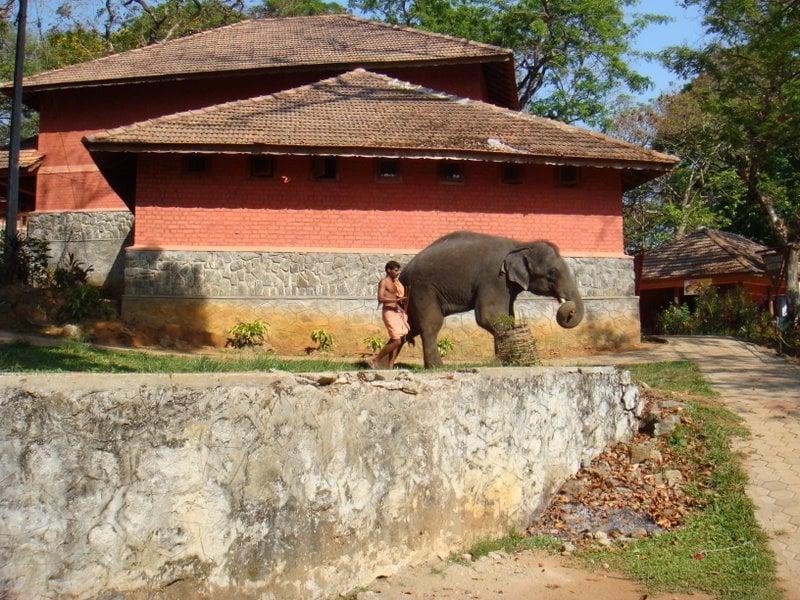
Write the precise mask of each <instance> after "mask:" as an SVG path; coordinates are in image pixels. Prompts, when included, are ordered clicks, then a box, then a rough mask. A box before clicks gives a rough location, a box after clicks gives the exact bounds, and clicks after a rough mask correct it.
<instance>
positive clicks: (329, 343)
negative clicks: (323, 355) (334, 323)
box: [311, 329, 333, 352]
mask: <svg viewBox="0 0 800 600" xmlns="http://www.w3.org/2000/svg"><path fill="white" fill-rule="evenodd" d="M311 341H312V342H314V343H315V344H317V350H321V351H322V352H327V351H328V350H330V349H331V348H333V336H332V335H331V334H330V333H328V332H327V331H325V330H324V329H315V330H314V331H312V332H311Z"/></svg>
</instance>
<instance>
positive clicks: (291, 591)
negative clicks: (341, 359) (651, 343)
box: [0, 367, 641, 599]
mask: <svg viewBox="0 0 800 600" xmlns="http://www.w3.org/2000/svg"><path fill="white" fill-rule="evenodd" d="M0 390H2V393H0V479H2V481H3V486H2V487H0V514H2V515H3V517H2V519H0V534H2V535H0V556H2V561H0V596H3V597H12V598H35V597H58V598H71V597H74V598H95V597H112V596H113V597H115V598H145V597H148V598H149V597H153V595H154V594H160V593H165V594H166V595H165V596H163V597H169V598H187V597H196V596H198V595H199V594H200V593H201V592H203V593H207V594H209V595H208V596H204V597H209V598H229V597H231V594H232V593H235V596H236V597H237V598H256V597H257V598H262V599H278V598H280V599H287V598H302V599H316V598H329V597H333V596H335V595H336V594H337V593H345V592H347V591H349V590H352V589H354V588H355V587H357V586H360V585H364V584H366V583H368V582H369V581H371V580H372V579H373V578H375V577H376V576H378V575H381V574H390V573H392V572H394V571H395V570H396V569H398V568H400V567H402V566H404V565H407V564H410V563H414V562H419V561H423V560H425V559H428V558H431V557H433V556H434V555H436V554H448V553H450V552H452V551H455V550H457V549H460V548H463V547H464V546H465V545H466V544H468V543H470V542H471V541H473V540H474V539H475V538H478V537H483V536H497V535H502V534H504V533H506V532H507V531H508V530H509V529H510V528H512V527H513V528H517V529H524V528H525V527H526V526H527V525H528V524H529V523H530V522H531V520H532V519H533V518H534V517H535V516H536V515H537V514H538V513H539V512H540V511H541V510H542V509H543V507H544V506H545V504H546V503H547V501H548V499H549V498H550V496H551V495H552V493H553V491H554V490H555V489H556V488H557V487H558V486H559V484H560V483H561V482H563V480H565V479H566V478H567V477H568V476H570V475H571V474H573V473H574V472H575V471H576V470H577V469H578V468H579V467H580V465H581V464H586V463H588V462H589V461H590V460H591V459H592V458H593V457H594V456H596V455H597V454H598V453H600V452H601V451H602V450H603V449H604V448H605V447H606V446H607V445H608V444H611V443H613V442H616V441H619V440H623V439H627V438H629V437H630V436H631V435H632V433H633V432H634V431H635V429H636V424H637V414H638V411H639V410H640V409H641V406H640V405H641V403H640V400H639V396H638V391H637V389H636V388H635V387H634V386H632V385H631V383H630V380H629V378H628V376H627V374H626V373H619V372H618V371H616V370H614V369H612V368H609V367H600V368H583V369H577V368H559V369H557V368H549V369H485V370H481V371H478V372H455V373H453V372H451V373H443V372H439V373H422V374H410V373H408V372H403V371H395V372H362V373H329V374H314V375H293V374H288V373H269V374H266V373H239V374H219V375H211V376H199V375H152V374H151V375H118V374H115V375H107V376H106V375H86V374H81V375H80V376H79V377H78V376H74V375H68V374H47V375H31V374H25V375H12V374H5V375H0ZM159 597H162V596H159Z"/></svg>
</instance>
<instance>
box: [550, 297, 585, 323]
mask: <svg viewBox="0 0 800 600" xmlns="http://www.w3.org/2000/svg"><path fill="white" fill-rule="evenodd" d="M582 320H583V300H582V299H581V298H580V297H576V298H575V300H566V301H565V302H562V303H561V306H559V307H558V312H557V313H556V322H557V323H558V324H559V325H560V326H561V327H563V328H564V329H572V328H573V327H575V326H576V325H577V324H578V323H580V322H581V321H582Z"/></svg>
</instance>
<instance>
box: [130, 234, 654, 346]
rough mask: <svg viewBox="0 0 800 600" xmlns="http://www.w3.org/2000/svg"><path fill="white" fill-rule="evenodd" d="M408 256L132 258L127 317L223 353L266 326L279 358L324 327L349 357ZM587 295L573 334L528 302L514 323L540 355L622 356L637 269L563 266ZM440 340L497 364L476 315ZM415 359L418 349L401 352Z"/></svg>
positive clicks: (633, 329) (631, 327)
mask: <svg viewBox="0 0 800 600" xmlns="http://www.w3.org/2000/svg"><path fill="white" fill-rule="evenodd" d="M411 258H412V256H411V255H399V256H397V255H392V256H389V255H381V254H347V253H325V252H308V253H306V252H298V253H287V252H283V253H280V252H276V253H267V252H178V251H154V250H136V251H128V253H127V258H126V268H125V275H126V282H125V291H126V294H125V297H124V298H123V316H124V317H125V319H126V320H127V321H129V322H130V323H132V324H133V325H139V326H148V327H159V326H167V325H169V326H172V327H174V328H177V329H179V330H181V331H182V332H183V333H182V335H183V336H184V337H185V338H187V339H189V340H191V341H195V342H199V343H208V344H213V345H223V344H224V343H225V340H226V337H227V335H226V332H227V330H228V329H230V328H231V327H233V326H234V325H236V324H237V323H238V322H242V321H244V322H249V321H252V320H254V319H263V320H265V321H266V322H267V323H269V325H270V336H269V341H270V344H271V345H272V347H273V348H274V349H275V350H277V351H279V352H283V353H290V354H292V353H301V352H303V350H304V348H306V347H308V346H310V345H313V344H311V341H310V339H309V335H310V333H311V331H313V330H314V329H319V328H322V329H325V330H326V331H328V332H329V333H331V334H332V335H333V337H334V340H336V342H337V346H336V350H337V351H340V352H343V353H355V352H359V351H361V352H363V351H364V350H365V344H364V343H363V339H364V338H366V337H369V336H371V335H379V336H380V335H384V333H385V329H384V327H383V325H382V323H381V320H380V313H379V311H377V310H376V306H377V304H376V301H375V296H376V291H377V283H378V281H379V279H380V278H381V277H382V276H383V274H384V265H385V264H386V261H388V260H390V259H394V260H398V261H399V262H400V263H401V264H406V263H407V262H408V261H409V260H411ZM566 260H567V263H568V264H569V265H570V268H572V269H573V273H574V274H575V278H576V281H577V282H578V286H579V288H580V290H581V293H582V294H583V296H584V299H585V304H586V317H585V319H584V322H583V323H582V324H581V325H579V326H578V327H577V328H576V329H573V330H570V331H565V330H563V329H561V328H560V327H558V325H556V324H555V312H556V308H557V305H556V302H555V300H552V299H547V298H540V297H536V296H534V295H532V294H527V293H525V294H522V295H521V296H520V297H519V298H518V299H517V303H516V312H517V315H518V316H519V317H520V318H522V319H525V320H526V321H527V322H528V323H529V324H530V325H531V327H532V329H533V331H534V334H535V335H536V337H537V340H538V342H539V346H540V349H541V350H542V351H543V352H545V353H547V355H552V354H555V353H558V352H562V351H569V350H579V349H584V348H587V347H590V348H595V349H601V348H619V347H623V346H626V345H630V344H633V343H636V342H638V340H639V310H638V302H637V299H636V296H634V278H633V265H632V261H631V260H630V259H627V258H567V259H566ZM442 335H444V336H448V337H450V338H451V339H452V340H453V341H454V342H455V347H454V351H453V353H452V355H451V358H456V359H481V360H482V359H486V358H491V356H492V352H493V341H492V338H491V336H490V335H489V334H488V333H487V332H485V331H483V330H482V329H480V328H478V327H477V325H476V324H475V320H474V316H473V314H472V313H466V314H464V315H456V316H453V317H449V318H448V319H447V320H446V323H445V329H444V330H443V332H442ZM403 352H404V356H410V357H415V358H416V357H418V356H419V355H420V352H419V350H418V349H416V350H414V349H407V350H404V351H403Z"/></svg>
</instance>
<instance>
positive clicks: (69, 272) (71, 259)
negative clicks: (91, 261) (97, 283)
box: [53, 252, 94, 288]
mask: <svg viewBox="0 0 800 600" xmlns="http://www.w3.org/2000/svg"><path fill="white" fill-rule="evenodd" d="M92 271H94V267H93V266H92V265H87V264H86V263H84V262H83V261H81V260H78V259H77V258H75V255H74V254H73V253H72V252H70V253H69V254H68V255H67V258H66V260H65V261H64V263H63V264H60V263H59V265H58V266H57V267H56V268H55V271H53V283H54V284H55V286H56V287H60V288H70V287H75V286H78V285H84V284H85V283H86V281H87V279H88V278H89V273H91V272H92Z"/></svg>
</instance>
